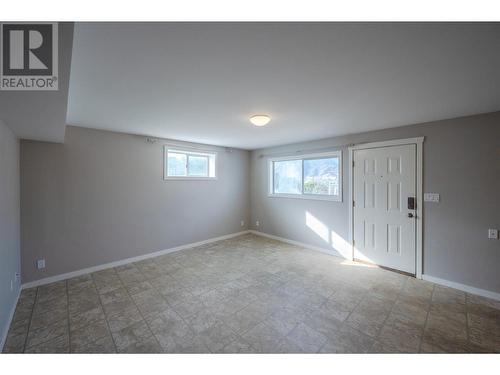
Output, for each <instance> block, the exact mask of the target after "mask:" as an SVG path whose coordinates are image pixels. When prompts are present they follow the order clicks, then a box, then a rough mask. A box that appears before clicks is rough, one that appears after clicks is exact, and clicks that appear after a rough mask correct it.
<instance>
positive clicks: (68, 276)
mask: <svg viewBox="0 0 500 375" xmlns="http://www.w3.org/2000/svg"><path fill="white" fill-rule="evenodd" d="M247 233H250V231H248V230H244V231H241V232H236V233H231V234H226V235H224V236H220V237H214V238H210V239H208V240H203V241H199V242H193V243H189V244H186V245H181V246H176V247H172V248H170V249H165V250H160V251H155V252H154V253H148V254H144V255H139V256H136V257H132V258H126V259H122V260H117V261H115V262H110V263H105V264H100V265H98V266H94V267H89V268H83V269H80V270H77V271H72V272H67V273H63V274H61V275H55V276H50V277H45V278H43V279H39V280H35V281H30V282H28V283H25V284H23V285H22V286H21V288H22V289H27V288H33V287H37V286H40V285H45V284H50V283H54V282H56V281H61V280H66V279H71V278H73V277H77V276H82V275H86V274H88V273H92V272H97V271H102V270H105V269H108V268H113V267H118V266H123V265H125V264H129V263H133V262H139V261H141V260H144V259H149V258H155V257H157V256H160V255H165V254H170V253H174V252H176V251H181V250H185V249H189V248H192V247H196V246H201V245H206V244H208V243H212V242H217V241H222V240H227V239H229V238H233V237H237V236H241V235H243V234H247Z"/></svg>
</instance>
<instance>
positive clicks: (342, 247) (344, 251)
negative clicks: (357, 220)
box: [306, 211, 377, 268]
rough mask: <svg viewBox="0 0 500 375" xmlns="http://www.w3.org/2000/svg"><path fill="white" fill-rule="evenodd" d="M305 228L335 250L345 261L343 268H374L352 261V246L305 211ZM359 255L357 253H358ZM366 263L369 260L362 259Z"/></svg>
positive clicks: (373, 266)
mask: <svg viewBox="0 0 500 375" xmlns="http://www.w3.org/2000/svg"><path fill="white" fill-rule="evenodd" d="M306 226H307V227H308V228H309V229H311V230H312V231H313V232H314V233H316V234H317V235H318V236H319V237H320V238H321V239H322V240H323V241H325V242H326V243H327V244H328V245H330V246H331V247H332V248H333V249H334V250H336V251H337V252H338V253H339V254H340V255H341V256H342V257H343V258H345V259H346V260H345V261H343V262H342V263H341V264H342V265H345V266H358V267H369V268H376V267H377V266H376V265H371V264H365V263H359V262H355V261H352V246H351V244H350V243H349V242H348V241H346V240H345V239H344V238H343V237H342V236H341V235H339V234H338V233H337V232H335V231H334V230H331V231H330V229H329V228H328V226H327V225H326V224H324V223H323V222H322V221H321V220H319V219H318V218H317V217H316V216H314V215H313V214H311V213H310V212H309V211H306ZM358 253H359V252H358ZM364 258H366V259H364V260H366V261H367V262H371V260H370V259H368V258H367V257H364Z"/></svg>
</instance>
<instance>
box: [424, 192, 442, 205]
mask: <svg viewBox="0 0 500 375" xmlns="http://www.w3.org/2000/svg"><path fill="white" fill-rule="evenodd" d="M424 202H433V203H439V193H424Z"/></svg>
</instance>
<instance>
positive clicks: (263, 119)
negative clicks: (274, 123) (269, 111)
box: [250, 115, 271, 126]
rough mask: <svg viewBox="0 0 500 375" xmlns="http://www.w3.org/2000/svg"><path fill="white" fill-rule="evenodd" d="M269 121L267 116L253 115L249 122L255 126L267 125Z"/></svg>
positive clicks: (269, 118)
mask: <svg viewBox="0 0 500 375" xmlns="http://www.w3.org/2000/svg"><path fill="white" fill-rule="evenodd" d="M269 121H271V117H269V116H268V115H254V116H252V117H250V122H251V123H252V124H254V125H255V126H264V125H267V124H269Z"/></svg>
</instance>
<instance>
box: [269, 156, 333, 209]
mask: <svg viewBox="0 0 500 375" xmlns="http://www.w3.org/2000/svg"><path fill="white" fill-rule="evenodd" d="M341 171H342V152H341V151H334V152H328V153H322V154H314V155H303V156H301V157H286V158H272V159H269V179H270V184H269V195H270V196H273V197H287V198H305V199H324V200H334V201H342V175H341Z"/></svg>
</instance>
